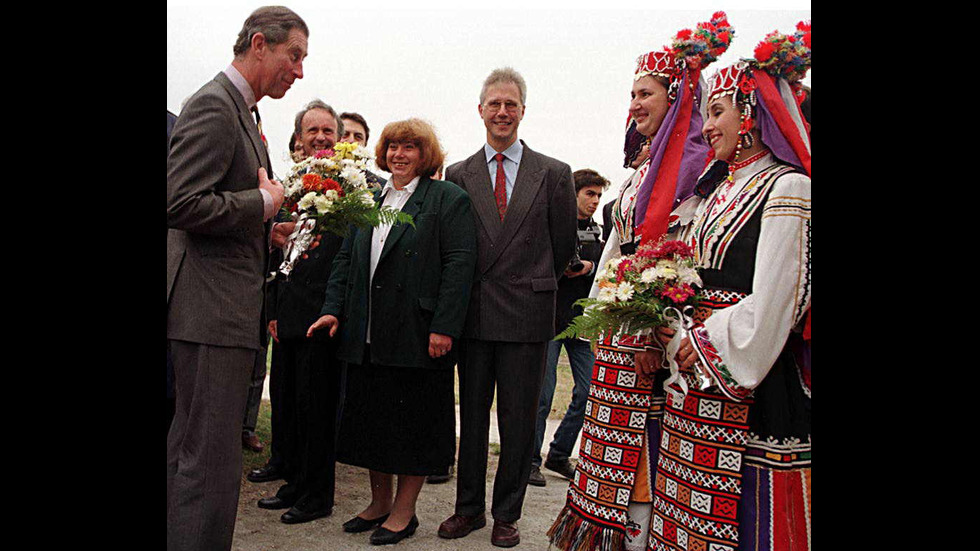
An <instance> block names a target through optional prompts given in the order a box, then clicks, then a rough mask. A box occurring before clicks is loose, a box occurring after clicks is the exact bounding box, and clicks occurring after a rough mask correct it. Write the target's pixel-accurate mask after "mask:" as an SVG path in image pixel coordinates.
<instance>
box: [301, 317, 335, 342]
mask: <svg viewBox="0 0 980 551" xmlns="http://www.w3.org/2000/svg"><path fill="white" fill-rule="evenodd" d="M339 326H340V320H338V319H337V316H332V315H330V314H327V315H325V316H320V319H318V320H316V321H314V322H313V325H311V326H310V328H309V329H307V330H306V336H307V337H312V336H313V332H314V331H317V330H319V329H323V328H324V327H326V328H327V329H329V330H330V336H331V337H333V336H334V335H336V334H337V327H339Z"/></svg>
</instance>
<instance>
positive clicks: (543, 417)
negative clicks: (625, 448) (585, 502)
mask: <svg viewBox="0 0 980 551" xmlns="http://www.w3.org/2000/svg"><path fill="white" fill-rule="evenodd" d="M562 346H564V347H565V351H566V352H568V363H569V365H570V366H571V368H572V379H573V380H574V381H575V386H574V387H573V388H572V400H571V402H569V404H568V409H567V410H565V416H564V417H563V418H562V420H561V424H560V425H558V429H557V430H556V431H555V437H554V439H553V440H552V441H551V446H549V448H548V459H554V460H556V461H563V460H566V459H568V458H569V456H571V455H572V450H573V449H575V440H576V438H578V433H579V431H580V430H582V424H583V423H584V422H585V405H586V403H587V402H588V400H589V386H590V385H591V384H592V364H594V363H595V355H594V354H593V353H592V345H591V344H589V343H588V342H586V341H580V340H578V339H562V340H560V341H551V342H549V343H548V363H547V364H546V367H545V371H544V384H543V385H542V387H541V399H540V400H539V401H538V421H537V428H536V430H535V433H536V434H535V437H534V457H533V459H532V460H531V463H532V464H533V465H534V466H536V467H540V466H541V445H542V444H544V431H545V429H546V428H547V425H548V414H549V413H551V402H552V400H553V399H554V396H555V386H557V384H558V373H557V372H558V356H559V354H561V347H562Z"/></svg>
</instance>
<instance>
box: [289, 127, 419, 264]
mask: <svg viewBox="0 0 980 551" xmlns="http://www.w3.org/2000/svg"><path fill="white" fill-rule="evenodd" d="M370 158H371V154H370V152H369V151H368V150H367V149H366V148H364V147H362V146H361V145H359V144H355V143H343V142H341V143H337V144H335V145H334V147H333V149H327V150H324V151H318V152H317V153H316V155H314V156H312V157H309V158H307V159H304V160H302V161H300V162H298V163H296V164H295V165H293V168H292V169H290V171H289V174H288V175H287V176H286V178H285V180H284V181H283V187H284V188H285V198H284V200H283V205H282V208H283V210H284V211H285V212H287V213H288V214H289V215H290V216H291V217H292V219H293V220H295V221H296V229H295V230H294V231H293V233H292V234H291V235H290V236H289V239H288V241H287V243H286V249H285V251H284V253H285V254H284V256H285V259H284V260H283V263H282V265H281V266H280V267H279V270H280V272H282V273H283V274H284V275H287V276H288V275H289V272H290V271H292V268H293V265H294V264H295V263H296V261H297V260H298V259H299V258H300V257H301V256H302V255H303V253H304V252H305V251H306V250H307V249H308V248H309V247H310V245H311V244H312V243H313V240H314V239H315V237H316V236H317V235H319V234H322V233H324V232H331V233H334V234H336V235H340V236H346V235H347V231H348V229H349V228H350V225H352V224H353V225H355V226H358V227H375V226H379V225H381V224H395V223H399V222H405V223H407V224H412V223H413V222H412V217H411V216H409V215H408V214H405V213H404V212H401V211H400V210H396V209H392V208H390V207H385V208H379V207H378V206H377V205H376V204H375V202H374V190H373V189H372V188H371V187H370V186H369V185H368V182H367V177H366V175H365V170H366V169H367V162H368V160H369V159H370Z"/></svg>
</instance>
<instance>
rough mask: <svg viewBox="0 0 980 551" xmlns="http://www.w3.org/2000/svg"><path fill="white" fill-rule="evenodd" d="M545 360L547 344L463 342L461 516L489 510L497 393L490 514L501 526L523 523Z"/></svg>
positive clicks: (458, 486)
mask: <svg viewBox="0 0 980 551" xmlns="http://www.w3.org/2000/svg"><path fill="white" fill-rule="evenodd" d="M546 354H547V343H544V342H541V343H512V342H498V341H481V340H475V339H465V338H464V339H460V341H459V410H460V440H459V460H458V468H459V470H458V473H457V479H458V480H457V483H456V513H457V514H460V515H466V516H474V515H479V514H482V513H483V512H484V511H485V510H486V475H487V452H488V448H489V434H490V407H491V405H492V404H493V397H494V388H495V387H496V389H497V426H498V429H499V431H500V461H499V463H498V466H497V475H496V477H495V478H494V482H493V502H492V505H491V508H490V512H491V514H492V516H493V518H494V519H496V520H499V521H501V522H516V521H517V520H518V519H519V518H521V509H522V508H523V506H524V494H525V492H526V491H527V478H528V476H529V475H530V473H531V456H532V454H533V452H534V433H535V430H534V429H535V418H536V414H537V409H538V398H539V396H540V395H541V382H542V379H543V378H544V366H545V357H546Z"/></svg>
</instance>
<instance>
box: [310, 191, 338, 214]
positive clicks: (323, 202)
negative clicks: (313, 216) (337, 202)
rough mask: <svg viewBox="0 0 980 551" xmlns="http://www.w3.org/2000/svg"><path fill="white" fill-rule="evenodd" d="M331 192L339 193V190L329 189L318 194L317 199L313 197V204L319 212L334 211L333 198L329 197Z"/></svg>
mask: <svg viewBox="0 0 980 551" xmlns="http://www.w3.org/2000/svg"><path fill="white" fill-rule="evenodd" d="M330 193H333V194H334V195H337V192H336V191H334V190H332V189H331V190H329V191H327V192H326V193H325V194H324V195H318V196H317V197H316V198H315V199H313V205H314V206H315V207H316V211H317V212H318V213H320V214H327V213H328V212H333V209H334V203H333V200H332V199H331V198H330V197H329V194H330Z"/></svg>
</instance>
